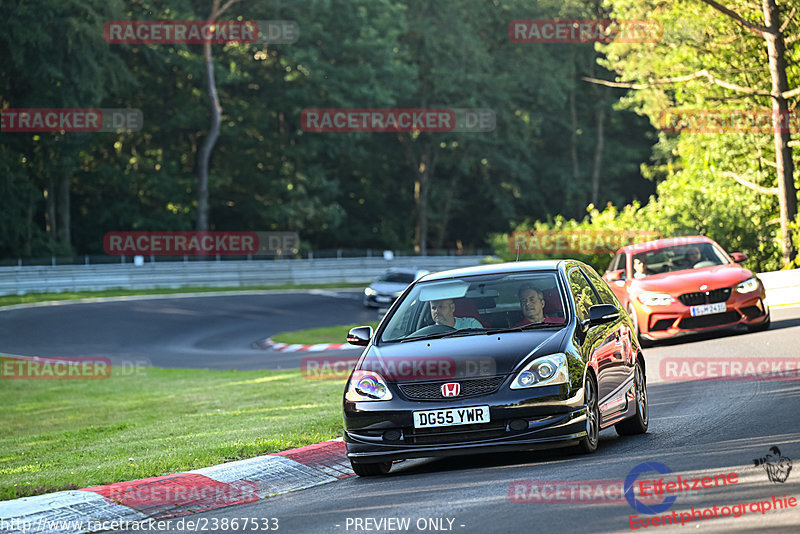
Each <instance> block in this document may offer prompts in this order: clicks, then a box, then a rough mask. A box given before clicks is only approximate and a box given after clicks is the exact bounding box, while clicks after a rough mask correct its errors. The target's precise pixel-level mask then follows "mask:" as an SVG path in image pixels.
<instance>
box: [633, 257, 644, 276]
mask: <svg viewBox="0 0 800 534" xmlns="http://www.w3.org/2000/svg"><path fill="white" fill-rule="evenodd" d="M645 276H647V265H645V263H644V260H642V259H640V258H633V277H634V278H644V277H645Z"/></svg>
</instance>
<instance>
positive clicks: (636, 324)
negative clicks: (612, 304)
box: [628, 304, 653, 349]
mask: <svg viewBox="0 0 800 534" xmlns="http://www.w3.org/2000/svg"><path fill="white" fill-rule="evenodd" d="M628 315H630V316H631V320H632V321H633V332H634V334H636V339H638V340H639V345H640V346H641V347H642V348H643V349H646V348H647V347H652V346H653V342H652V341H650V340H649V339H645V338H643V337H642V335H641V334H640V333H639V318H638V316H637V315H636V310H635V309H634V308H633V305H631V304H628Z"/></svg>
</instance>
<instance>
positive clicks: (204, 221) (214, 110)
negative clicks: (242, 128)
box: [197, 42, 222, 232]
mask: <svg viewBox="0 0 800 534" xmlns="http://www.w3.org/2000/svg"><path fill="white" fill-rule="evenodd" d="M203 58H204V59H205V66H206V83H207V85H208V100H209V104H210V105H211V127H210V128H209V129H208V137H207V138H206V140H205V141H204V142H203V147H202V148H201V149H200V154H199V156H198V157H199V160H200V161H199V162H198V175H199V176H198V178H199V183H198V189H197V231H198V232H205V231H207V230H208V167H209V163H210V161H211V152H213V150H214V145H215V144H216V142H217V137H219V123H220V118H221V117H222V106H220V103H219V95H218V94H217V85H216V81H215V80H214V59H213V57H212V56H211V43H210V42H206V43H203Z"/></svg>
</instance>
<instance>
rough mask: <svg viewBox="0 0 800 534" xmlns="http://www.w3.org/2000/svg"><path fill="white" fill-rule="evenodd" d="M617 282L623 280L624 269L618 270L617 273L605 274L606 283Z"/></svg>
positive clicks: (609, 272)
mask: <svg viewBox="0 0 800 534" xmlns="http://www.w3.org/2000/svg"><path fill="white" fill-rule="evenodd" d="M619 280H625V269H620V270H618V271H608V272H607V273H606V281H608V282H617V281H619Z"/></svg>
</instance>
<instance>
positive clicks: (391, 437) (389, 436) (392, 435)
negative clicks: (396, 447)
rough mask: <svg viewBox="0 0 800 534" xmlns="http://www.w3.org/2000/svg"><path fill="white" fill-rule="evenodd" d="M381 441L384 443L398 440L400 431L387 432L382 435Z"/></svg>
mask: <svg viewBox="0 0 800 534" xmlns="http://www.w3.org/2000/svg"><path fill="white" fill-rule="evenodd" d="M383 439H384V440H385V441H398V440H399V439H400V431H399V430H387V431H386V432H384V433H383Z"/></svg>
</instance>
